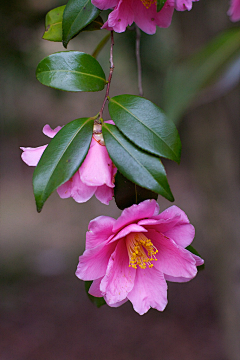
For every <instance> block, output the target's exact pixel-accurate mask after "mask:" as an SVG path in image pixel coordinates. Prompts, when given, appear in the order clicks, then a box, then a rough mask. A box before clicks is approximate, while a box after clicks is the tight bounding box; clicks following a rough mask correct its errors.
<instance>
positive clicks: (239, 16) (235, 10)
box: [228, 0, 240, 21]
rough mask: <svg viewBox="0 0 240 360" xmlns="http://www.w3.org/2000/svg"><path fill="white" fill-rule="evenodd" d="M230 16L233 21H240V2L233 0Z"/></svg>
mask: <svg viewBox="0 0 240 360" xmlns="http://www.w3.org/2000/svg"><path fill="white" fill-rule="evenodd" d="M228 15H229V16H230V19H231V20H232V21H238V20H240V0H231V3H230V8H229V10H228Z"/></svg>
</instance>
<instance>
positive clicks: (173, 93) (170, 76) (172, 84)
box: [163, 28, 240, 123]
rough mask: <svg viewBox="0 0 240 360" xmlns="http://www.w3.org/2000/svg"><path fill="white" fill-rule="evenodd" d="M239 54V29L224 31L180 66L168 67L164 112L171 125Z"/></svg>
mask: <svg viewBox="0 0 240 360" xmlns="http://www.w3.org/2000/svg"><path fill="white" fill-rule="evenodd" d="M239 53H240V29H239V28H233V29H230V30H228V31H225V32H224V33H222V34H221V35H219V36H218V37H217V38H215V39H214V40H212V41H211V42H210V43H208V44H207V45H206V46H205V47H204V48H203V49H202V50H200V51H199V52H197V53H196V54H194V55H192V56H190V57H189V58H188V59H186V60H185V61H184V62H182V63H181V64H173V66H171V67H169V68H168V72H167V76H166V79H165V87H164V94H163V96H164V101H165V102H164V110H165V112H166V114H167V116H168V117H169V118H170V119H171V120H173V121H174V122H175V123H176V122H177V121H178V120H179V119H180V117H181V116H182V115H183V114H184V112H185V111H186V109H187V108H188V107H189V105H190V104H191V103H192V102H193V100H194V99H196V98H197V96H199V93H200V92H201V90H203V89H204V88H206V87H208V86H210V85H212V84H213V83H214V82H215V81H216V80H217V79H218V78H219V76H221V74H223V72H224V71H225V69H226V68H227V67H228V65H229V64H230V63H231V62H232V61H233V59H234V58H235V57H237V56H239Z"/></svg>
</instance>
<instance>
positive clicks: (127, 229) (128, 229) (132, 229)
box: [111, 224, 147, 242]
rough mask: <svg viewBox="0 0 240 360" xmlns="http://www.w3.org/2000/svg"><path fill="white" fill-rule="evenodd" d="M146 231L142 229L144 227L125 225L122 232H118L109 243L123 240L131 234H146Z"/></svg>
mask: <svg viewBox="0 0 240 360" xmlns="http://www.w3.org/2000/svg"><path fill="white" fill-rule="evenodd" d="M146 231H147V230H146V229H144V227H142V226H139V225H137V224H130V225H127V226H126V227H125V228H123V229H122V230H120V231H119V233H118V234H117V235H116V236H114V237H113V238H112V239H111V242H113V241H116V240H119V239H121V238H124V237H125V236H127V235H128V234H130V233H131V232H146Z"/></svg>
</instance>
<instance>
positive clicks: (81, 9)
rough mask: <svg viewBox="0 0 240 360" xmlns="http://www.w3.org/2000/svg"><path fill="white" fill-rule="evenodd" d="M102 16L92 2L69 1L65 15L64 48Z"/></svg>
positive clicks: (82, 0) (84, 0) (86, 0)
mask: <svg viewBox="0 0 240 360" xmlns="http://www.w3.org/2000/svg"><path fill="white" fill-rule="evenodd" d="M99 14H100V10H99V9H97V8H96V7H95V6H94V5H93V4H92V3H91V0H69V1H68V3H67V5H66V8H65V10H64V13H63V25H62V27H63V34H62V37H63V46H64V47H67V45H68V43H69V41H70V40H71V39H72V38H73V37H74V36H76V35H77V34H78V33H79V32H80V31H81V30H82V29H83V28H85V27H86V26H87V25H88V24H90V23H91V22H92V21H93V20H94V19H96V17H97V16H98V15H99Z"/></svg>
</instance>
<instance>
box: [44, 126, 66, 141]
mask: <svg viewBox="0 0 240 360" xmlns="http://www.w3.org/2000/svg"><path fill="white" fill-rule="evenodd" d="M61 128H62V126H57V127H56V128H55V129H52V128H51V127H50V126H49V125H48V124H47V125H45V126H44V127H43V130H42V132H43V133H44V135H46V136H48V137H50V138H53V137H54V136H55V135H56V134H57V133H58V132H59V130H61Z"/></svg>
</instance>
